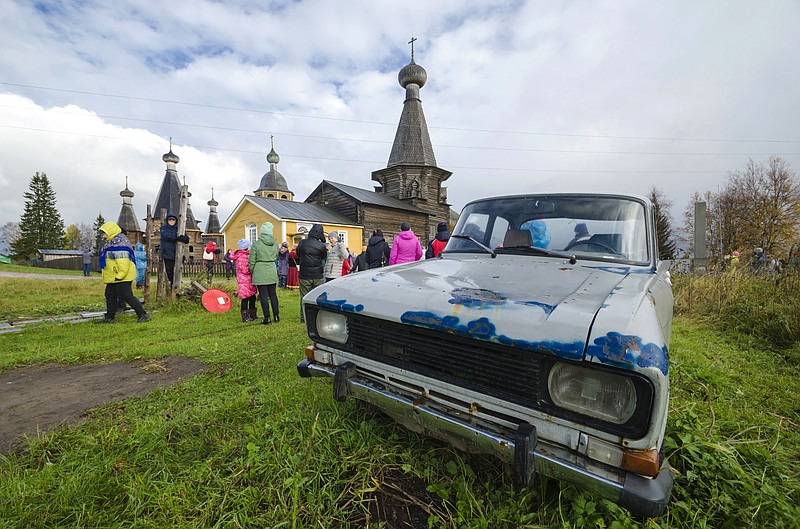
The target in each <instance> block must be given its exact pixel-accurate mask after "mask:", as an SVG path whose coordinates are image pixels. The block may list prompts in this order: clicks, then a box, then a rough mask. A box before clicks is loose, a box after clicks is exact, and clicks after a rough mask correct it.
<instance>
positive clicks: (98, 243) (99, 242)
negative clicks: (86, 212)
mask: <svg viewBox="0 0 800 529" xmlns="http://www.w3.org/2000/svg"><path fill="white" fill-rule="evenodd" d="M105 223H106V219H104V218H103V214H102V213H98V214H97V218H96V219H94V226H93V228H94V234H95V235H94V237H95V239H94V252H93V253H94V255H95V257H96V256H98V255H100V248H102V247H103V237H102V236H101V235H100V226H102V225H103V224H105Z"/></svg>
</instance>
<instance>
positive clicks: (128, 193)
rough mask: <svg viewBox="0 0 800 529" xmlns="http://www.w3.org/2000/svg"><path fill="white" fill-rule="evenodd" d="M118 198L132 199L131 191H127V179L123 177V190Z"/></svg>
mask: <svg viewBox="0 0 800 529" xmlns="http://www.w3.org/2000/svg"><path fill="white" fill-rule="evenodd" d="M119 196H121V197H122V198H133V196H134V195H133V191H131V190H130V189H128V177H127V176H126V177H125V189H123V190H122V191H120V192H119Z"/></svg>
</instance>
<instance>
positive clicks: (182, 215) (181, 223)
mask: <svg viewBox="0 0 800 529" xmlns="http://www.w3.org/2000/svg"><path fill="white" fill-rule="evenodd" d="M188 206H189V186H187V185H186V184H183V185H182V186H181V205H180V212H179V213H178V235H183V234H184V233H185V232H186V208H187V207H188ZM182 270H183V243H182V242H180V241H177V242H176V243H175V274H174V277H175V281H174V282H173V284H172V290H171V291H170V294H169V297H170V299H175V294H177V292H178V290H179V289H180V287H181V275H182Z"/></svg>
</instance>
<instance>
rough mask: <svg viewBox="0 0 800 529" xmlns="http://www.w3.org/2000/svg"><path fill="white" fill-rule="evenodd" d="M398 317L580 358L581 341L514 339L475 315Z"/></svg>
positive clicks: (569, 357) (403, 320)
mask: <svg viewBox="0 0 800 529" xmlns="http://www.w3.org/2000/svg"><path fill="white" fill-rule="evenodd" d="M400 321H401V322H403V323H406V324H409V325H416V326H418V327H425V328H427V329H434V330H436V331H443V332H448V333H452V334H457V335H460V336H464V337H466V338H472V339H477V340H483V341H486V342H494V343H499V344H501V345H507V346H509V347H515V348H517V349H524V350H526V351H536V352H540V353H546V354H552V355H554V356H558V357H559V358H568V359H571V360H580V359H581V358H583V349H584V346H585V344H584V342H581V341H576V342H571V343H569V342H555V341H542V342H531V341H527V340H518V339H515V338H511V337H510V336H506V335H503V334H497V329H496V327H495V325H494V324H493V323H492V322H490V321H489V319H488V318H478V319H476V320H472V321H468V322H465V323H461V319H460V318H459V317H457V316H450V315H448V316H439V315H437V314H434V313H432V312H410V311H409V312H406V313H404V314H403V315H402V316H400Z"/></svg>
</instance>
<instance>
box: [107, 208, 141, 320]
mask: <svg viewBox="0 0 800 529" xmlns="http://www.w3.org/2000/svg"><path fill="white" fill-rule="evenodd" d="M100 232H101V235H102V237H103V239H104V242H103V246H102V248H101V249H100V258H99V264H100V272H101V274H102V277H103V283H105V284H106V292H105V297H106V314H105V316H104V317H103V318H101V319H99V320H96V321H95V323H114V316H116V314H117V300H122V301H124V302H126V303H128V304H129V305H130V306H131V307H133V310H135V311H136V315H137V316H138V317H139V318H138V320H137V321H138V323H144V322H147V321H150V315H149V314H147V311H145V310H144V307H143V306H142V303H141V302H140V301H139V300H138V299H136V296H134V295H133V292H132V290H131V283H132V282H133V280H134V279H136V263H135V260H136V257H135V256H134V253H133V245H132V244H131V241H129V240H128V238H127V237H126V236H125V234H124V233H122V229H121V228H120V227H119V225H118V224H117V223H116V222H106V223H105V224H103V225H102V226H100Z"/></svg>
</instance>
